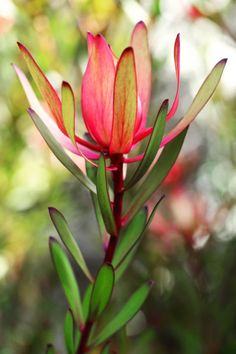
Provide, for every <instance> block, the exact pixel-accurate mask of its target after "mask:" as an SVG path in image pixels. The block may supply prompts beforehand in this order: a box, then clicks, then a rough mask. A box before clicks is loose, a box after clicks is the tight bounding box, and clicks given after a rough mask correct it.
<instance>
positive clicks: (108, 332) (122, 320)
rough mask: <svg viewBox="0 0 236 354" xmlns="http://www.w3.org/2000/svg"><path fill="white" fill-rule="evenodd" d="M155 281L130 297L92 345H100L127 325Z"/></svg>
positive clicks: (146, 284)
mask: <svg viewBox="0 0 236 354" xmlns="http://www.w3.org/2000/svg"><path fill="white" fill-rule="evenodd" d="M152 285H153V282H149V283H145V284H144V285H143V286H141V287H140V288H139V289H138V290H136V292H135V293H134V294H133V295H132V296H131V297H130V299H129V300H128V302H127V303H126V304H125V306H124V307H123V308H122V309H121V310H120V311H119V312H118V313H117V315H115V316H114V318H113V319H112V320H111V321H110V322H109V323H108V324H107V325H106V326H105V327H104V328H103V329H102V330H101V332H100V333H99V334H98V335H97V337H95V339H94V340H93V341H92V343H91V345H99V344H101V343H103V342H105V341H106V340H107V339H109V338H110V337H111V336H112V335H113V334H115V333H116V332H117V331H119V330H120V329H121V328H122V327H123V326H125V325H126V324H127V323H128V322H129V321H130V320H131V319H132V318H133V317H134V316H135V315H136V313H137V312H138V311H139V310H140V308H141V306H142V305H143V303H144V301H145V300H146V298H147V296H148V294H149V292H150V289H151V287H152Z"/></svg>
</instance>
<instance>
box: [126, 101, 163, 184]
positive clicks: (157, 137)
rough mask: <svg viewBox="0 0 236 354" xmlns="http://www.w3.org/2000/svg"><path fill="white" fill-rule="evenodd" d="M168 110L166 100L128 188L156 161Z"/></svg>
mask: <svg viewBox="0 0 236 354" xmlns="http://www.w3.org/2000/svg"><path fill="white" fill-rule="evenodd" d="M167 112H168V100H165V101H164V102H163V103H162V105H161V108H160V109H159V112H158V114H157V118H156V121H155V124H154V127H153V131H152V134H151V136H150V139H149V142H148V145H147V147H146V150H145V152H144V156H143V159H142V160H141V162H140V164H139V166H138V168H137V170H136V171H135V172H134V174H133V176H132V177H131V179H130V180H129V181H128V182H127V183H126V184H125V189H126V190H127V189H129V188H131V187H133V186H134V185H135V184H136V183H137V182H138V181H139V180H140V179H141V178H142V177H143V176H144V175H145V173H146V172H147V170H148V169H149V167H150V166H151V164H152V162H153V161H154V159H155V157H156V154H157V152H158V150H159V148H160V144H161V141H162V138H163V135H164V130H165V122H166V115H167Z"/></svg>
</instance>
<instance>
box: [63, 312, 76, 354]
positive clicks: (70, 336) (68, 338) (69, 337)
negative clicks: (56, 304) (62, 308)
mask: <svg viewBox="0 0 236 354" xmlns="http://www.w3.org/2000/svg"><path fill="white" fill-rule="evenodd" d="M64 337H65V345H66V350H67V353H68V354H74V319H73V315H72V312H71V311H70V310H68V311H67V312H66V317H65V322H64Z"/></svg>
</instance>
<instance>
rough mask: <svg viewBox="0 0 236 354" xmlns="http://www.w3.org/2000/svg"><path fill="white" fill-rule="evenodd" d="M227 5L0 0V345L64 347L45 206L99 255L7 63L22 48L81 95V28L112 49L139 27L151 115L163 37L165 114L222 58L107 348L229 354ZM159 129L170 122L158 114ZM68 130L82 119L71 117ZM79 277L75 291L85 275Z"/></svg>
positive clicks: (26, 349)
mask: <svg viewBox="0 0 236 354" xmlns="http://www.w3.org/2000/svg"><path fill="white" fill-rule="evenodd" d="M235 16H236V1H230V0H199V1H193V2H192V1H185V0H179V1H174V0H172V1H171V0H162V1H161V0H160V1H158V0H143V1H141V0H140V1H137V0H120V1H115V0H91V1H89V0H32V1H28V0H4V1H0V77H1V80H0V112H1V114H0V166H1V167H0V225H1V227H0V354H15V353H17V354H23V353H31V354H38V353H43V352H44V350H45V345H46V343H48V342H52V341H53V342H54V343H55V345H56V347H57V349H58V353H65V349H64V340H63V318H64V314H65V310H66V303H65V299H64V296H63V293H62V290H61V288H60V286H59V282H58V279H57V276H56V274H55V272H54V269H53V267H52V263H51V260H50V256H49V251H48V237H49V236H50V235H54V236H56V232H55V231H54V229H53V227H52V225H51V223H50V220H49V217H48V212H47V207H48V206H54V207H56V208H58V209H59V210H61V211H62V212H63V214H64V215H65V216H66V218H67V219H68V221H69V222H70V225H71V228H72V230H74V233H75V235H76V237H77V239H78V240H79V242H80V244H81V248H82V250H83V251H84V252H85V254H86V259H87V261H88V263H89V265H90V267H91V269H92V270H93V271H96V269H97V266H98V264H99V261H100V260H101V257H102V245H101V240H100V238H99V235H98V231H97V225H96V221H95V217H94V214H93V209H92V204H91V200H90V195H89V194H88V193H87V191H85V190H84V189H83V188H82V187H81V185H79V184H78V182H77V181H76V180H75V179H74V177H72V176H71V175H70V174H69V173H68V172H67V171H66V170H65V169H64V168H63V167H62V166H61V165H60V163H59V162H58V161H57V160H56V159H55V158H54V156H53V155H52V154H51V153H50V151H49V149H48V148H47V146H46V144H45V143H44V142H43V140H42V138H41V137H40V135H39V133H38V132H37V131H36V128H35V127H34V126H33V124H32V122H31V120H30V119H29V117H28V115H27V113H26V109H27V108H28V104H27V101H26V98H25V95H24V93H23V90H22V88H21V87H20V84H19V82H18V80H17V78H16V75H15V74H14V72H13V70H12V67H11V65H10V63H12V62H14V63H17V64H18V65H19V66H21V67H22V68H23V69H24V70H25V72H27V71H26V67H25V65H24V63H23V61H22V58H21V57H20V55H19V51H18V48H17V45H16V41H21V42H22V43H24V44H25V45H26V46H27V47H28V48H29V49H30V50H31V52H32V53H33V55H34V57H35V58H36V59H37V61H38V62H39V63H40V65H41V67H42V69H43V70H44V72H46V74H47V76H48V77H49V78H50V80H51V82H52V83H53V84H54V87H57V88H58V89H59V88H60V84H61V81H62V79H65V80H68V81H69V82H70V83H71V84H72V86H73V88H74V90H75V93H76V99H77V102H78V109H80V108H79V102H80V85H81V78H82V74H83V72H84V69H85V66H86V62H87V46H86V32H87V31H90V32H92V33H98V32H100V33H103V34H104V35H105V37H106V38H107V40H108V42H109V43H110V44H111V45H112V47H113V49H114V52H115V53H116V54H117V55H119V54H120V53H121V51H122V49H123V48H124V46H127V45H128V44H129V38H130V34H131V31H132V28H133V26H134V24H135V23H136V22H138V21H140V20H143V21H145V22H146V24H147V26H148V29H149V40H150V48H151V53H152V63H153V82H152V85H153V91H152V102H151V109H150V117H149V119H150V123H151V121H152V120H153V118H154V117H155V114H156V112H157V110H158V107H159V105H160V103H161V102H162V100H163V99H164V98H170V100H173V98H174V94H175V73H174V61H173V45H174V40H175V37H176V35H177V33H180V34H181V94H180V106H179V109H178V112H177V114H176V117H175V118H174V120H175V122H176V121H177V120H178V119H179V118H180V117H181V116H182V115H183V113H184V112H185V111H186V109H187V108H188V105H189V104H190V103H191V99H192V98H193V96H194V94H195V93H196V92H197V90H198V88H199V86H200V84H201V83H202V81H203V80H204V78H205V77H206V75H207V74H208V72H209V71H210V70H211V68H212V67H213V65H214V64H215V63H216V62H217V61H218V60H220V59H222V58H224V57H228V58H229V60H228V64H227V67H226V70H225V72H224V74H223V77H222V80H221V83H220V85H219V88H218V89H217V92H216V93H215V94H214V97H213V99H212V100H211V101H210V103H209V104H208V105H207V107H206V108H205V109H204V111H203V112H202V113H201V114H200V115H199V117H198V118H197V121H196V122H195V123H194V124H192V126H191V128H190V130H189V132H188V136H187V139H186V141H185V145H184V148H183V151H182V154H181V157H180V158H179V160H178V162H177V163H176V165H175V166H174V169H173V170H172V172H171V173H170V174H169V176H168V177H167V179H166V180H165V182H164V185H163V188H162V189H163V190H162V191H158V193H157V195H155V196H153V199H152V200H151V201H150V206H152V205H153V204H154V202H155V201H156V200H157V198H159V196H160V195H161V193H163V192H165V194H166V198H165V200H164V201H163V202H162V204H161V206H160V208H159V210H158V212H157V216H156V217H155V219H154V221H153V223H152V225H151V228H150V231H149V232H148V233H147V234H146V235H145V240H144V242H143V243H142V246H141V248H140V250H139V252H138V254H137V256H136V258H135V260H134V262H133V263H132V266H131V267H130V269H129V270H128V271H127V272H126V274H125V275H124V277H123V280H122V281H121V282H120V283H119V286H118V290H117V292H116V300H117V302H118V303H119V302H121V303H122V301H123V302H124V301H125V299H127V297H128V296H129V295H130V294H131V293H132V292H133V291H134V289H135V288H136V287H137V286H138V285H139V284H140V283H141V282H142V281H143V280H146V279H149V278H152V279H154V280H155V286H154V288H153V290H152V292H151V295H150V297H149V299H148V301H147V302H146V304H145V306H144V308H143V310H142V311H140V312H139V313H138V314H137V316H136V317H135V318H134V319H133V320H132V321H131V322H130V324H129V325H128V326H127V328H126V330H125V331H126V333H127V335H128V337H127V339H125V336H124V333H123V332H121V333H120V334H119V335H117V336H116V338H115V339H114V350H115V352H117V353H135V354H143V353H159V354H167V353H168V354H171V353H173V354H174V353H175V354H176V353H178V354H201V353H202V354H205V353H207V354H235V353H236V282H235V274H236V239H235V236H236V232H235V230H236V203H235V199H236V154H235V148H236V145H235V138H236V124H235V114H236V22H235ZM171 124H174V122H173V123H171ZM81 132H83V126H82V124H81ZM78 277H79V279H80V278H81V280H80V281H81V286H82V290H83V287H84V283H85V279H84V278H83V276H82V275H81V274H80V273H79V272H78Z"/></svg>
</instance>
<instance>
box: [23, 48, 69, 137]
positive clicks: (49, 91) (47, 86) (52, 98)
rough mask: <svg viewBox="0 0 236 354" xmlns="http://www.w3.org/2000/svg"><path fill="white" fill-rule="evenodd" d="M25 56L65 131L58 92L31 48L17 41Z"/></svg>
mask: <svg viewBox="0 0 236 354" xmlns="http://www.w3.org/2000/svg"><path fill="white" fill-rule="evenodd" d="M17 44H18V46H19V48H20V50H21V53H22V54H23V58H24V60H25V62H26V64H27V66H28V68H29V71H30V73H31V75H32V77H33V79H34V82H35V84H36V85H37V87H38V90H39V92H40V93H41V95H42V97H43V99H44V101H45V102H46V103H47V104H48V106H49V108H50V111H51V112H52V115H53V117H54V119H55V121H56V123H57V124H58V126H59V128H60V129H61V130H62V131H63V132H64V133H65V128H64V124H63V119H62V112H61V101H60V99H59V97H58V94H57V92H56V91H55V89H54V88H53V86H52V85H51V83H50V82H49V80H48V79H47V78H46V76H45V75H44V73H43V72H42V70H41V69H40V67H39V65H38V64H37V63H36V61H35V60H34V58H33V56H32V55H31V54H30V52H29V50H28V49H27V48H26V47H25V46H24V45H23V44H21V43H17Z"/></svg>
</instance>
